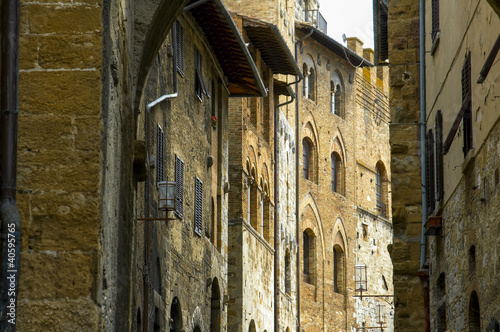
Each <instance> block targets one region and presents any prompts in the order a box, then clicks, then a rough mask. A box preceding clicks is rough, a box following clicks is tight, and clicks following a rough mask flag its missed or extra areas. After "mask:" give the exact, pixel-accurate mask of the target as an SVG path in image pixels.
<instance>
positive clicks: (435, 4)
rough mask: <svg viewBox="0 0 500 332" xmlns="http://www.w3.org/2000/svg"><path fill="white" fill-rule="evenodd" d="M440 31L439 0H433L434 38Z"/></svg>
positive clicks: (432, 34)
mask: <svg viewBox="0 0 500 332" xmlns="http://www.w3.org/2000/svg"><path fill="white" fill-rule="evenodd" d="M438 32H439V0H432V33H431V36H432V40H433V41H434V39H435V38H436V36H437V33H438Z"/></svg>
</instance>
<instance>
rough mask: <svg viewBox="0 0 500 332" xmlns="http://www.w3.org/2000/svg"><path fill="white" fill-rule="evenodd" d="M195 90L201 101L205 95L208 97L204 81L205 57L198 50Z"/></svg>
mask: <svg viewBox="0 0 500 332" xmlns="http://www.w3.org/2000/svg"><path fill="white" fill-rule="evenodd" d="M194 61H195V62H194V74H195V77H194V90H195V92H196V96H198V98H199V99H200V100H202V98H203V94H205V95H207V96H208V90H207V85H206V84H205V81H204V80H203V57H202V55H201V53H200V51H198V49H197V48H195V49H194Z"/></svg>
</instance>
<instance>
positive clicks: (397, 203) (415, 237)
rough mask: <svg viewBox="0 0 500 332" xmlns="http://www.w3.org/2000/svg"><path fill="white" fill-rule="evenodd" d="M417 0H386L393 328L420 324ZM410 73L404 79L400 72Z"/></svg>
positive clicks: (405, 328)
mask: <svg viewBox="0 0 500 332" xmlns="http://www.w3.org/2000/svg"><path fill="white" fill-rule="evenodd" d="M418 10H419V7H418V2H417V1H398V2H394V1H391V2H389V14H388V15H389V16H388V44H389V59H390V63H391V66H390V67H389V75H390V96H389V100H390V102H389V106H390V110H391V121H392V124H391V125H390V141H391V171H392V197H393V198H392V221H393V225H394V243H393V245H392V246H390V252H391V258H392V262H393V265H394V293H395V316H394V321H395V331H422V330H423V329H424V327H425V325H424V324H425V318H424V303H423V296H422V286H421V282H420V279H419V278H418V275H417V271H418V270H419V268H420V237H421V230H422V210H421V204H422V197H421V173H420V127H419V126H418V125H416V124H417V123H419V121H420V108H419V107H420V105H419V98H420V96H419V77H420V76H419V66H418V65H415V64H416V63H418V62H419V35H418V33H419V16H418V15H419V14H418ZM405 72H407V74H409V73H411V76H412V78H413V79H411V80H407V81H406V82H405V81H404V80H403V78H404V77H405V76H403V75H404V73H405Z"/></svg>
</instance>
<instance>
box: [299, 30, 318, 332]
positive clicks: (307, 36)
mask: <svg viewBox="0 0 500 332" xmlns="http://www.w3.org/2000/svg"><path fill="white" fill-rule="evenodd" d="M313 32H314V29H313V28H311V32H309V33H308V34H307V35H305V36H304V37H302V38H301V39H299V40H298V41H296V42H295V63H296V64H297V66H298V65H299V44H300V43H302V42H303V41H304V40H306V39H307V38H309V37H311V35H312V34H313ZM299 68H300V67H299ZM300 81H301V80H300V79H299V80H298V81H297V82H295V83H296V85H295V90H296V91H297V98H295V146H296V150H295V223H296V232H295V238H296V239H297V244H298V246H297V259H296V261H297V267H296V269H297V332H300V225H299V224H300V211H299V205H300V197H299V188H300V185H299V180H300V171H299V147H300V136H299V133H300V130H299V126H300V122H299V114H300V112H299V95H300V93H299V82H300Z"/></svg>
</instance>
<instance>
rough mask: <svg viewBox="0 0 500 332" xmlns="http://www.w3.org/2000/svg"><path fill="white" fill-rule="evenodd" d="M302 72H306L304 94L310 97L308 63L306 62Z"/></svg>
mask: <svg viewBox="0 0 500 332" xmlns="http://www.w3.org/2000/svg"><path fill="white" fill-rule="evenodd" d="M302 72H303V74H304V83H303V86H302V87H303V90H302V95H303V96H304V97H307V98H309V97H308V96H309V70H308V69H307V65H306V64H305V63H304V66H303V69H302Z"/></svg>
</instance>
